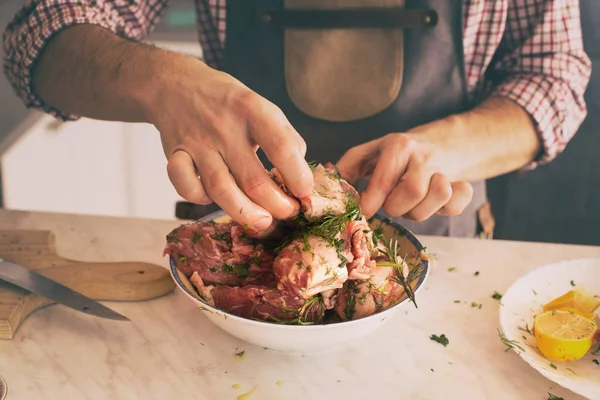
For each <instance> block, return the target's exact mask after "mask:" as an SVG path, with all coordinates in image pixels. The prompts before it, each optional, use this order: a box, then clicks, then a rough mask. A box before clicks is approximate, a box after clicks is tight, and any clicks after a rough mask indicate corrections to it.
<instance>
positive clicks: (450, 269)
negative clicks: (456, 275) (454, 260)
mask: <svg viewBox="0 0 600 400" xmlns="http://www.w3.org/2000/svg"><path fill="white" fill-rule="evenodd" d="M455 271H456V267H450V268H448V272H455Z"/></svg>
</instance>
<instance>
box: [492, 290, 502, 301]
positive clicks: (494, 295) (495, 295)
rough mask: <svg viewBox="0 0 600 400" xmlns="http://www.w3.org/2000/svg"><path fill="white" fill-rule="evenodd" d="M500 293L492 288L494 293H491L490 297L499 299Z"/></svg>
mask: <svg viewBox="0 0 600 400" xmlns="http://www.w3.org/2000/svg"><path fill="white" fill-rule="evenodd" d="M501 298H502V295H501V294H500V293H498V292H496V291H495V290H494V294H493V295H492V299H496V300H500V299H501Z"/></svg>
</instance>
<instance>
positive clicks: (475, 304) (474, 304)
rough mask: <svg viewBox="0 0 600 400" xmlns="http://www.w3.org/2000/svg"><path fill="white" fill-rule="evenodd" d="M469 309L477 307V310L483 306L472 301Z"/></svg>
mask: <svg viewBox="0 0 600 400" xmlns="http://www.w3.org/2000/svg"><path fill="white" fill-rule="evenodd" d="M471 307H473V308H475V307H477V308H481V307H483V304H479V303H476V302H474V301H473V302H472V303H471Z"/></svg>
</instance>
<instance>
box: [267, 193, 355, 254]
mask: <svg viewBox="0 0 600 400" xmlns="http://www.w3.org/2000/svg"><path fill="white" fill-rule="evenodd" d="M361 217H362V211H361V209H360V203H359V199H358V197H356V196H354V195H352V194H350V193H348V195H347V200H346V211H345V212H344V213H343V214H341V215H332V214H328V215H325V216H324V217H323V218H321V219H320V220H318V221H315V222H311V221H307V220H306V219H304V218H300V217H299V218H298V219H297V222H298V224H299V225H300V229H298V230H296V231H294V232H293V233H292V234H290V235H288V236H287V237H286V238H285V239H284V240H283V241H282V242H281V243H280V244H279V246H277V247H276V248H275V252H276V253H278V252H280V251H281V250H283V249H284V248H285V247H287V246H288V245H289V244H290V243H292V242H293V241H294V240H301V241H302V243H303V244H304V247H305V251H310V244H309V242H308V238H309V237H315V236H317V237H320V238H322V239H325V241H327V242H329V243H330V244H331V245H332V246H333V247H335V248H336V249H337V250H338V255H339V254H341V247H342V244H343V243H344V241H343V240H340V239H338V238H337V236H338V235H339V234H340V233H341V232H343V230H344V228H345V227H346V224H347V223H348V222H350V221H353V220H360V219H361ZM307 247H308V248H307Z"/></svg>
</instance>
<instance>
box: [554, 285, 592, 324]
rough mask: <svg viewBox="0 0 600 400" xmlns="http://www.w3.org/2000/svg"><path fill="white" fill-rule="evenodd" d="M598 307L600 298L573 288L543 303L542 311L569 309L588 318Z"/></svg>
mask: <svg viewBox="0 0 600 400" xmlns="http://www.w3.org/2000/svg"><path fill="white" fill-rule="evenodd" d="M598 307H600V299H597V298H595V297H594V296H593V295H592V294H590V293H588V292H586V291H585V290H583V289H574V290H570V291H568V292H567V293H565V294H563V295H562V296H560V297H557V298H555V299H554V300H552V301H550V302H548V303H547V304H544V311H551V310H569V311H574V312H576V313H577V314H579V315H582V316H584V317H586V318H588V319H593V317H594V311H596V309H597V308H598Z"/></svg>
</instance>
